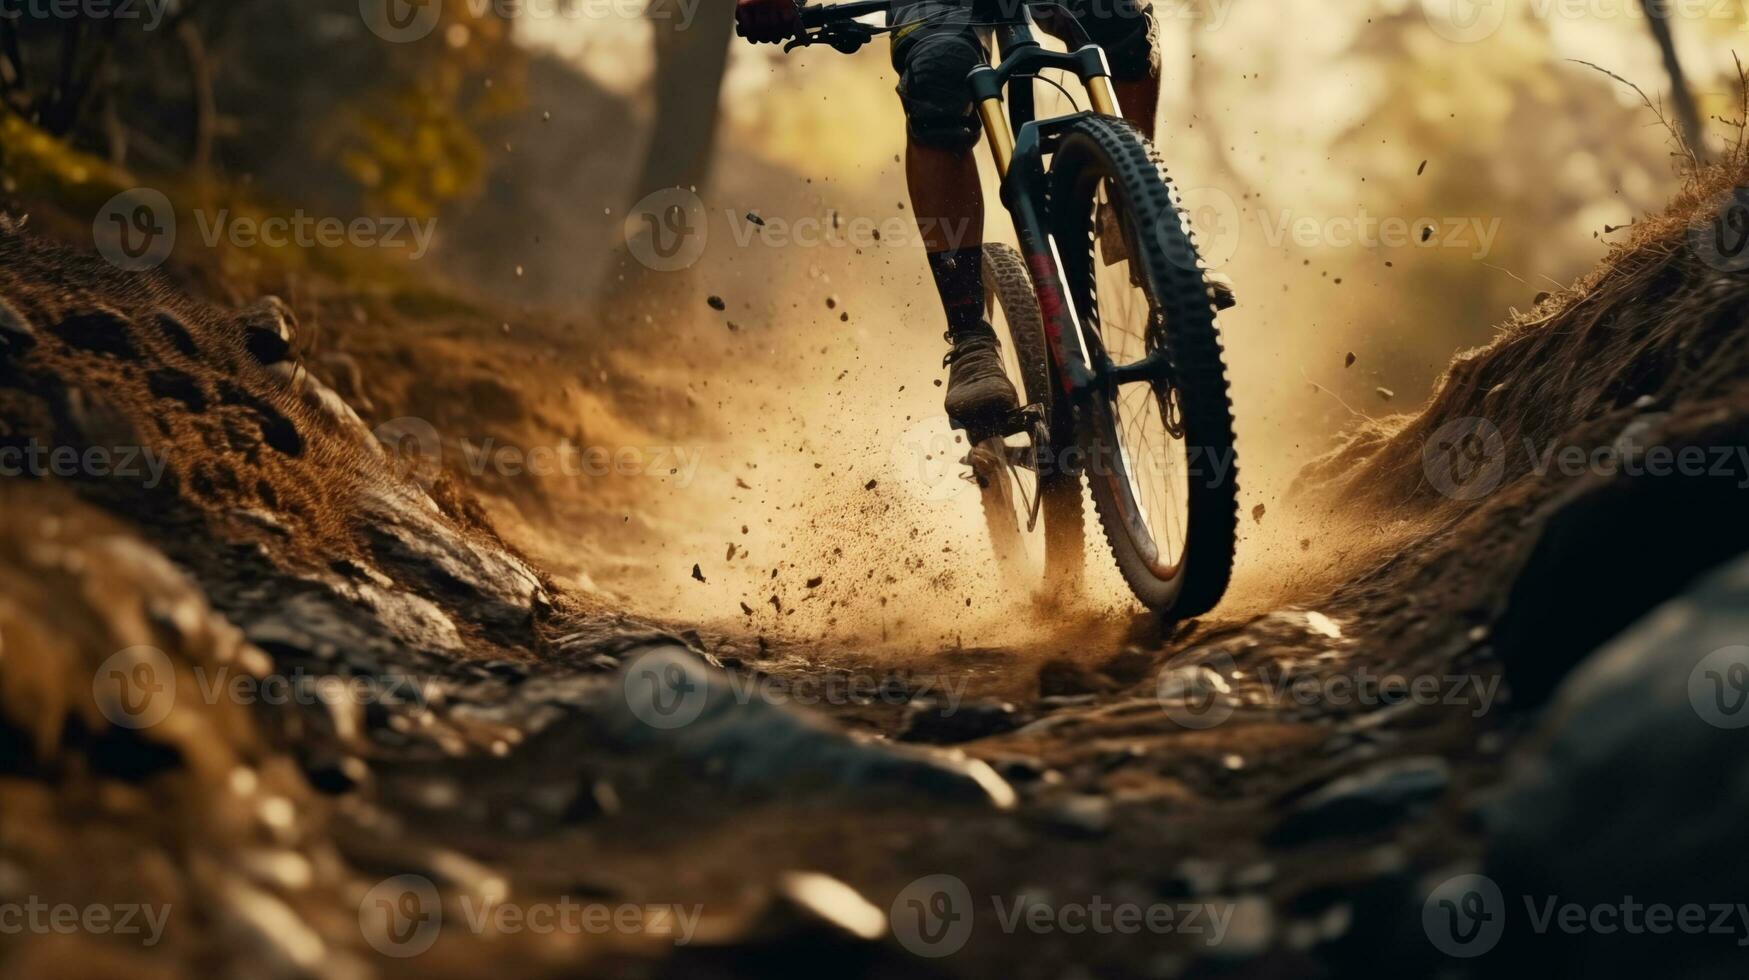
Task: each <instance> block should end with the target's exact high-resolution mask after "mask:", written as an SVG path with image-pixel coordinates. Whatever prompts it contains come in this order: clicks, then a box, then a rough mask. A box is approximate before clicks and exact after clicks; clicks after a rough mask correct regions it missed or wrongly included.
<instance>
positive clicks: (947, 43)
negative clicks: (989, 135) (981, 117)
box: [893, 33, 984, 150]
mask: <svg viewBox="0 0 1749 980" xmlns="http://www.w3.org/2000/svg"><path fill="white" fill-rule="evenodd" d="M906 40H908V41H911V42H913V43H909V44H904V45H895V46H894V49H893V67H894V68H895V69H897V71H898V73H899V99H900V101H901V102H903V104H904V106H905V124H906V127H907V129H908V131H909V133H910V136H911V139H912V141H913V142H916V143H918V144H920V145H922V146H927V147H930V148H932V149H938V150H969V149H971V148H972V147H973V146H974V145H976V144H977V142H978V134H979V133H980V132H981V131H982V126H981V125H980V123H979V122H978V117H977V115H976V113H975V112H974V110H973V107H972V93H971V88H970V86H968V85H967V83H966V76H967V75H969V74H971V71H972V69H973V68H975V67H977V66H978V65H980V64H983V62H984V50H983V48H982V47H980V46H979V44H978V42H977V41H976V40H975V39H974V38H973V37H970V36H966V35H964V34H959V33H954V34H947V35H936V36H927V37H918V38H907V39H906Z"/></svg>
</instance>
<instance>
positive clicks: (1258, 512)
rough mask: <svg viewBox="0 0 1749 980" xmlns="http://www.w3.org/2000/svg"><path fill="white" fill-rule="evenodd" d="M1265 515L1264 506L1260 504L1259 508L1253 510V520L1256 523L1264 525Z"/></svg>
mask: <svg viewBox="0 0 1749 980" xmlns="http://www.w3.org/2000/svg"><path fill="white" fill-rule="evenodd" d="M1263 514H1264V506H1263V505H1262V504H1258V505H1257V506H1255V507H1253V508H1251V519H1252V520H1254V521H1256V522H1257V523H1259V524H1262V523H1263Z"/></svg>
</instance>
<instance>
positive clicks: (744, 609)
mask: <svg viewBox="0 0 1749 980" xmlns="http://www.w3.org/2000/svg"><path fill="white" fill-rule="evenodd" d="M741 612H742V613H743V614H745V615H748V616H751V615H753V607H752V606H749V605H748V604H746V603H745V602H743V603H741Z"/></svg>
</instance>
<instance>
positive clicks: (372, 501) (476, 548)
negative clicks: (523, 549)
mask: <svg viewBox="0 0 1749 980" xmlns="http://www.w3.org/2000/svg"><path fill="white" fill-rule="evenodd" d="M360 503H361V507H362V509H363V511H364V514H363V520H362V522H361V523H362V524H363V525H364V529H365V535H366V538H367V540H368V541H369V542H370V545H371V550H372V552H373V553H374V556H375V558H376V560H377V563H378V564H379V565H380V566H381V567H382V568H383V569H384V570H386V571H387V572H389V574H390V576H391V577H392V578H394V579H395V580H396V581H398V582H401V583H406V584H409V585H415V586H417V587H418V588H420V589H421V591H428V597H429V598H437V599H440V600H446V601H448V602H449V603H451V604H452V606H454V607H457V608H461V609H465V610H466V611H467V612H468V613H469V614H470V616H471V617H474V618H477V620H478V621H479V622H482V623H486V624H491V625H499V626H511V627H519V626H524V625H526V624H527V623H528V622H529V620H530V619H531V617H532V615H533V608H534V606H533V604H534V600H535V598H536V597H537V596H540V597H544V596H545V594H546V590H545V589H544V588H543V587H542V586H541V584H540V579H538V578H536V577H535V574H534V572H532V571H530V570H529V568H528V566H527V565H525V564H523V563H522V561H521V560H520V559H518V558H516V557H515V556H513V555H511V554H510V553H509V552H508V551H506V550H504V549H502V548H499V547H497V546H496V545H495V544H493V543H491V542H490V541H488V540H481V539H478V538H476V537H474V536H472V535H468V534H466V533H464V532H462V531H460V530H457V529H456V528H453V527H451V526H450V525H449V524H448V523H447V522H446V521H445V520H443V519H442V518H440V517H438V516H437V515H434V514H432V513H430V512H428V511H426V510H425V509H424V508H423V507H421V506H419V504H418V502H417V500H416V499H414V498H411V497H409V496H408V495H405V494H397V493H395V492H394V490H393V489H392V488H378V490H377V492H375V493H372V494H371V495H369V496H368V497H367V498H366V499H364V500H362V501H361V502H360Z"/></svg>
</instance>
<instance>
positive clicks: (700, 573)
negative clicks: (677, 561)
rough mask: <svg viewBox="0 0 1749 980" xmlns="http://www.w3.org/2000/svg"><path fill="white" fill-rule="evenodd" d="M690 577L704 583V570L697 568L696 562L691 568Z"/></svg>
mask: <svg viewBox="0 0 1749 980" xmlns="http://www.w3.org/2000/svg"><path fill="white" fill-rule="evenodd" d="M692 577H693V578H695V579H698V580H699V581H700V582H703V581H704V570H703V569H701V568H699V567H698V564H697V563H696V562H695V563H694V564H693V566H692Z"/></svg>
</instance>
